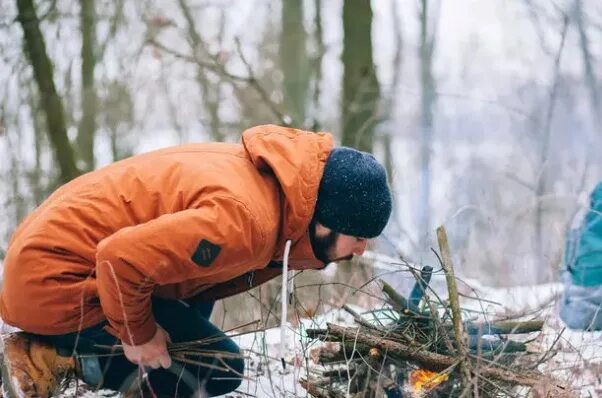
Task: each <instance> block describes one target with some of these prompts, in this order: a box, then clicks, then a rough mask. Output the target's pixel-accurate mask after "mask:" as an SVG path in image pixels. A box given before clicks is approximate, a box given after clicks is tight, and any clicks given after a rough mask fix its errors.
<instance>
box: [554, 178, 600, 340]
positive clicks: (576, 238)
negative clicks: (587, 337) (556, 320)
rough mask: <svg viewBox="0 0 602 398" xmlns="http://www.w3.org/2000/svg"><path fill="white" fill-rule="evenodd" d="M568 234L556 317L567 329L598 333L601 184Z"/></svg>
mask: <svg viewBox="0 0 602 398" xmlns="http://www.w3.org/2000/svg"><path fill="white" fill-rule="evenodd" d="M576 221H577V222H576V223H574V224H576V225H573V226H572V228H571V229H570V230H569V232H568V236H567V243H566V251H565V272H564V273H563V279H564V282H565V290H564V293H563V296H562V300H561V303H560V318H561V319H562V320H563V321H564V323H566V325H567V326H568V327H569V328H571V329H578V330H586V331H593V330H602V182H601V183H599V184H598V185H597V186H596V188H595V189H594V190H593V192H592V193H591V195H590V206H589V208H588V209H586V210H585V212H583V213H582V214H580V215H579V216H578V217H577V218H576Z"/></svg>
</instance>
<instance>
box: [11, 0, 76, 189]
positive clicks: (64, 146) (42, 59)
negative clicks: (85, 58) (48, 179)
mask: <svg viewBox="0 0 602 398" xmlns="http://www.w3.org/2000/svg"><path fill="white" fill-rule="evenodd" d="M17 9H18V13H19V14H18V17H17V19H18V21H19V23H20V24H21V27H22V28H23V35H24V39H25V50H26V52H27V55H28V57H29V60H30V62H31V66H32V67H33V72H34V77H35V80H36V84H37V86H38V89H39V90H40V97H41V103H42V107H43V109H44V112H45V114H46V123H47V128H48V136H49V138H50V143H51V144H52V147H53V150H54V155H55V159H56V161H57V163H58V165H59V168H60V178H61V181H62V182H67V181H69V180H71V179H73V178H75V177H77V176H78V175H79V174H80V171H79V170H78V168H77V166H76V164H75V154H74V151H73V147H72V146H71V143H70V142H69V137H68V136H67V127H66V124H65V114H64V108H63V103H62V101H61V98H60V96H59V95H58V94H57V92H56V87H55V85H54V80H53V79H54V78H53V67H52V63H51V62H50V59H49V58H48V54H47V53H46V43H45V42H44V37H43V36H42V32H41V31H40V26H39V20H38V17H37V15H36V10H35V7H34V4H33V0H17Z"/></svg>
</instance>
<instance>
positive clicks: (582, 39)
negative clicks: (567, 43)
mask: <svg viewBox="0 0 602 398" xmlns="http://www.w3.org/2000/svg"><path fill="white" fill-rule="evenodd" d="M575 20H576V23H577V29H578V31H579V43H580V47H581V54H582V56H583V68H584V73H585V82H586V86H587V88H589V98H590V107H591V112H592V118H593V122H594V126H597V128H600V126H602V107H601V106H600V95H599V92H598V87H599V86H598V81H597V79H596V74H595V72H594V70H595V68H594V65H593V59H592V55H591V51H590V49H589V47H590V46H589V38H588V36H587V29H586V26H585V22H584V20H583V2H582V0H575ZM595 128H596V127H594V129H595ZM595 133H596V132H595V131H591V132H590V133H589V134H588V137H587V145H588V148H587V150H586V154H587V155H586V161H585V165H584V167H583V175H582V177H581V182H580V184H579V186H578V187H577V192H579V191H581V190H583V186H584V185H585V181H586V176H587V173H588V169H589V164H590V162H591V159H595V158H596V157H597V156H598V154H597V153H596V152H595V151H596V149H597V148H598V147H599V144H600V138H599V137H598V135H597V134H595ZM575 211H576V210H575Z"/></svg>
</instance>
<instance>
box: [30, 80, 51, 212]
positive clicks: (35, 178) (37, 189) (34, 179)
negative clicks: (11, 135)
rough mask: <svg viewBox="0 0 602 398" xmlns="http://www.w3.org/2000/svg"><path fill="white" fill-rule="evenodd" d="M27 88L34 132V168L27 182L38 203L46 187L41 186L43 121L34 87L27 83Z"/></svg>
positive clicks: (40, 201)
mask: <svg viewBox="0 0 602 398" xmlns="http://www.w3.org/2000/svg"><path fill="white" fill-rule="evenodd" d="M27 86H28V88H29V90H28V94H29V95H28V100H29V107H30V109H31V122H32V126H33V134H34V159H35V163H34V169H33V170H32V171H31V172H30V179H29V183H30V186H31V190H32V192H33V199H34V203H35V204H36V206H37V205H40V204H41V203H42V201H43V200H44V199H45V197H46V189H44V188H42V182H41V177H42V163H41V155H42V144H43V142H42V141H43V140H44V135H43V132H44V128H43V126H42V125H43V121H42V120H41V119H42V118H41V115H40V112H39V110H38V108H37V106H36V102H37V100H36V98H35V97H36V89H35V87H34V85H33V84H28V85H27Z"/></svg>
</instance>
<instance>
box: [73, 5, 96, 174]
mask: <svg viewBox="0 0 602 398" xmlns="http://www.w3.org/2000/svg"><path fill="white" fill-rule="evenodd" d="M94 1H95V0H80V7H81V9H80V23H81V32H82V50H81V56H82V94H81V95H82V118H81V120H80V122H79V129H78V134H77V141H76V142H77V146H78V150H79V155H80V157H81V159H82V160H83V161H84V163H85V165H86V169H87V170H92V169H94V135H95V133H96V109H97V99H96V90H95V88H94V68H95V67H96V55H95V50H96V9H95V6H94Z"/></svg>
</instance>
